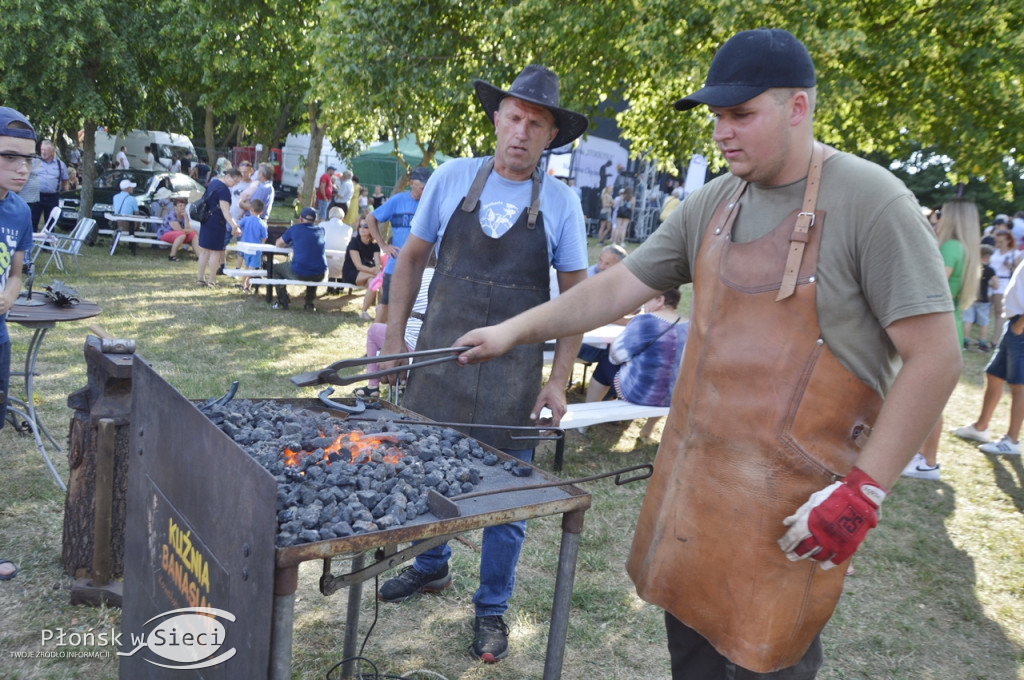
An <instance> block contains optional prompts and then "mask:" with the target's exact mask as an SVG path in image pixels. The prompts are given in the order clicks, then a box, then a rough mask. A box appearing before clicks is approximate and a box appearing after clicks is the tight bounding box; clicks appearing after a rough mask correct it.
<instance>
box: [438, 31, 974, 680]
mask: <svg viewBox="0 0 1024 680" xmlns="http://www.w3.org/2000/svg"><path fill="white" fill-rule="evenodd" d="M815 83H816V78H815V73H814V65H813V63H812V62H811V59H810V56H809V55H808V52H807V50H806V48H804V46H803V45H802V44H801V43H800V41H799V40H797V39H796V38H795V37H794V36H793V35H791V34H790V33H788V32H786V31H784V30H781V29H757V30H752V31H743V32H742V33H738V34H737V35H735V36H733V37H732V38H730V39H729V40H728V41H727V42H726V43H725V44H724V45H723V46H722V47H721V49H719V50H718V52H717V54H715V56H714V59H713V60H712V62H711V67H710V70H709V72H708V77H707V80H706V82H705V84H704V87H702V88H701V89H700V90H698V91H697V92H694V93H693V94H691V95H689V96H687V97H684V98H682V99H680V100H679V101H678V102H677V103H676V107H677V108H679V109H681V110H686V109H689V108H692V107H695V106H698V105H706V106H708V108H709V109H710V110H711V112H712V113H713V114H714V116H715V129H714V137H713V138H714V141H715V142H716V144H717V145H718V148H719V149H720V150H721V152H722V155H723V156H724V158H725V161H726V162H727V163H728V164H729V170H730V172H729V173H728V174H725V175H723V176H721V177H717V178H715V179H714V180H712V181H711V182H708V183H707V184H706V185H704V186H703V187H702V188H700V189H699V190H697V191H695V192H694V193H692V194H690V195H689V196H687V198H686V200H685V201H684V202H683V203H682V205H681V206H680V207H679V208H678V209H677V210H675V211H674V212H673V213H672V214H671V215H670V216H669V217H668V219H666V220H665V221H664V222H663V223H662V225H661V226H660V227H659V228H658V230H657V231H656V232H654V233H653V234H652V235H651V236H650V237H649V238H648V239H647V240H646V241H645V242H644V243H643V244H642V245H641V246H640V247H639V248H637V249H636V250H635V251H633V252H632V253H631V254H630V256H629V257H628V258H626V259H625V260H624V261H623V266H618V267H612V268H610V269H609V270H608V271H606V272H604V273H603V274H601V276H594V277H591V278H589V279H587V280H586V281H584V282H583V283H581V284H580V285H578V286H576V287H574V288H573V289H572V290H569V291H567V292H565V293H564V294H562V295H560V296H559V297H557V298H555V299H554V300H553V301H551V302H549V303H547V304H545V305H541V306H539V307H535V308H533V309H531V310H529V311H526V312H524V313H522V314H520V315H518V316H515V317H513V318H511V319H509V320H508V321H505V322H504V323H501V324H498V325H496V326H490V327H486V328H478V329H476V330H473V331H470V332H469V333H467V334H465V335H463V336H462V337H460V338H457V339H456V340H454V341H453V342H452V344H453V345H470V346H473V349H470V350H468V351H466V352H464V353H462V354H461V355H460V356H459V362H460V363H477V362H480V361H486V360H489V359H491V358H493V357H495V356H498V355H500V354H502V353H504V352H506V351H508V350H509V349H510V348H511V347H513V346H515V345H517V344H522V343H527V342H533V341H536V340H537V339H546V338H559V337H565V336H571V335H572V334H574V333H579V332H581V331H585V330H587V329H590V328H596V327H598V326H600V325H601V324H604V323H609V322H611V321H613V320H614V319H617V318H619V317H621V316H622V315H623V314H625V313H626V312H628V311H630V310H632V309H635V308H636V307H638V306H639V305H640V304H642V303H643V301H644V300H646V299H650V298H652V297H654V296H655V295H657V294H658V292H659V291H665V290H669V289H671V288H676V287H678V286H680V285H683V284H687V283H692V284H693V303H692V307H691V310H692V311H691V323H690V334H689V336H688V337H687V340H686V352H685V353H684V356H683V360H682V365H681V367H680V370H679V377H678V378H677V380H676V383H675V388H674V390H673V394H672V405H671V410H670V412H669V414H668V417H667V419H666V423H665V429H664V434H663V435H662V438H661V445H660V448H659V449H658V454H657V458H656V460H655V468H654V474H653V475H652V477H651V480H650V482H649V484H648V487H647V493H646V495H645V497H644V503H643V507H642V508H641V511H640V516H639V518H638V520H637V527H636V532H635V534H634V539H633V547H632V550H631V553H630V557H629V561H628V563H627V570H628V571H629V574H630V577H631V578H632V579H633V582H634V584H635V585H636V590H637V593H638V594H639V595H640V597H642V598H643V599H644V600H646V601H648V602H651V603H653V604H655V605H657V606H659V607H662V608H663V609H665V612H666V613H665V622H666V629H667V633H668V648H669V653H670V656H671V658H672V676H673V678H676V679H681V678H701V679H702V680H725V679H726V678H754V677H756V678H762V679H767V678H785V679H786V680H808V679H810V678H814V677H815V675H816V674H817V670H818V668H819V667H820V666H821V663H822V646H821V639H820V631H821V630H822V628H823V627H824V626H825V623H826V622H827V621H828V619H829V617H831V615H832V611H833V609H834V607H835V605H836V602H837V601H838V599H839V596H840V594H841V592H842V589H843V577H844V572H845V571H846V569H847V568H848V566H849V560H850V557H851V556H852V555H853V553H854V552H855V551H856V550H857V548H858V547H859V545H860V543H861V541H862V540H863V539H864V537H865V535H866V534H867V532H868V531H869V530H870V529H871V528H873V527H874V526H876V524H877V522H878V508H879V506H880V505H881V503H882V502H883V501H884V499H885V497H886V494H887V493H888V491H887V489H888V488H890V487H891V486H892V484H893V483H895V482H896V481H897V480H898V479H899V477H900V473H901V472H902V471H903V468H904V466H905V465H906V464H907V462H908V461H910V460H911V458H912V457H913V456H914V454H915V452H917V451H918V449H919V447H920V446H921V444H922V443H923V441H924V439H925V436H926V435H927V434H928V433H929V431H930V430H931V429H932V426H933V425H934V424H935V423H936V421H937V420H938V419H939V416H940V414H941V412H942V407H943V405H944V404H945V402H946V399H947V398H948V396H949V394H950V393H951V391H952V389H953V387H954V386H955V385H956V382H957V379H958V378H959V375H960V365H961V357H960V346H959V341H958V339H957V332H956V326H955V322H954V316H953V302H952V299H951V297H950V292H949V285H948V283H947V281H946V271H945V267H944V265H943V261H942V258H941V257H940V255H939V252H938V249H937V248H936V247H935V236H934V233H933V232H932V230H931V228H930V227H929V225H928V222H927V221H926V220H925V219H924V217H923V215H922V213H921V209H920V207H919V206H918V204H917V200H916V199H915V198H914V195H913V194H912V193H911V192H910V191H908V190H907V188H906V187H905V186H904V185H903V184H902V183H901V182H900V181H899V180H898V179H896V178H895V177H893V176H892V175H891V174H890V173H889V172H887V171H886V170H885V169H883V168H881V167H878V166H876V165H874V164H872V163H869V162H867V161H865V160H863V159H860V158H858V157H856V156H853V155H851V154H846V153H841V152H839V151H836V150H835V149H832V148H829V147H826V146H825V145H823V144H821V143H819V142H816V141H815V139H814V132H813V127H812V123H813V113H814V100H815V87H814V86H815ZM431 304H433V303H431ZM868 434H870V437H868Z"/></svg>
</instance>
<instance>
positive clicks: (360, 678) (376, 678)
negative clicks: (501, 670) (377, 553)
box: [326, 574, 444, 680]
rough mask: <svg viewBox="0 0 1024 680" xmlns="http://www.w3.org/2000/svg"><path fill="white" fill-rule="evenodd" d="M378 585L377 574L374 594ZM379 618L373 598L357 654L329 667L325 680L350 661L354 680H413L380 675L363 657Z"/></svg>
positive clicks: (375, 601) (422, 671) (436, 674)
mask: <svg viewBox="0 0 1024 680" xmlns="http://www.w3.org/2000/svg"><path fill="white" fill-rule="evenodd" d="M379 585H380V575H379V574H378V575H377V576H374V577H373V591H374V592H377V590H378V586H379ZM379 616H380V600H378V599H377V598H376V597H374V598H373V621H372V622H371V623H370V629H369V630H367V631H366V635H365V636H364V637H363V644H362V645H360V646H359V654H357V655H356V656H353V657H349V658H347V659H342V660H341V661H339V662H338V663H336V664H335V665H333V666H331V668H330V670H328V671H327V679H326V680H334V679H333V678H331V673H333V672H334V671H335V670H336V669H337V668H338V667H340V666H344V665H345V664H347V663H349V662H351V661H355V662H356V680H413V679H412V678H409V677H406V676H404V675H388V674H386V673H385V674H383V675H382V674H381V673H380V671H378V670H377V666H376V665H374V663H373V662H372V661H370V660H369V659H367V658H366V657H364V656H363V651H364V650H365V649H366V643H367V642H369V641H370V633H372V632H373V629H374V627H376V625H377V619H378V617H379ZM364 661H365V662H366V663H367V664H369V666H370V667H371V668H372V669H373V671H372V674H371V675H363V668H362V664H363V662H364ZM413 673H429V674H431V675H434V676H437V677H439V678H444V676H443V675H441V674H440V673H435V672H434V671H424V670H415V671H413Z"/></svg>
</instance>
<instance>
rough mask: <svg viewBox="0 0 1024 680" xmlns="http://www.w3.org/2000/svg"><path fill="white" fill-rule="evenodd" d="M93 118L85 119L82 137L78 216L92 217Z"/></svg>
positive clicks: (94, 158) (93, 179)
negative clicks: (80, 188)
mask: <svg viewBox="0 0 1024 680" xmlns="http://www.w3.org/2000/svg"><path fill="white" fill-rule="evenodd" d="M97 127H98V125H97V124H96V121H94V120H86V121H85V125H84V126H83V128H82V130H83V134H84V135H85V137H84V139H82V177H81V185H82V191H81V193H80V194H79V197H78V198H79V200H78V218H79V219H81V218H83V217H92V193H93V185H94V184H95V183H96V128H97Z"/></svg>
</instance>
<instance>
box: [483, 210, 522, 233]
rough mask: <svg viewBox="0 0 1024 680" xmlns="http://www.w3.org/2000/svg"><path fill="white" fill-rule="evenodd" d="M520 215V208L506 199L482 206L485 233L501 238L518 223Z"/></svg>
mask: <svg viewBox="0 0 1024 680" xmlns="http://www.w3.org/2000/svg"><path fill="white" fill-rule="evenodd" d="M518 216H519V208H517V207H516V206H515V205H514V204H512V203H506V202H505V201H495V202H494V203H486V204H481V206H480V226H481V227H482V228H483V230H484V233H485V234H487V235H488V236H490V237H491V238H501V236H502V235H503V234H504V233H505V232H507V231H508V230H509V229H511V228H512V225H513V224H515V223H516V218H517V217H518Z"/></svg>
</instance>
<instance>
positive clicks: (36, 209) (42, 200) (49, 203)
mask: <svg viewBox="0 0 1024 680" xmlns="http://www.w3.org/2000/svg"><path fill="white" fill-rule="evenodd" d="M59 201H60V194H44V193H40V194H39V202H38V203H29V207H30V208H31V209H32V231H39V218H40V217H42V218H43V219H46V218H47V217H49V216H50V211H51V210H53V209H54V208H56V207H57V203H58V202H59Z"/></svg>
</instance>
